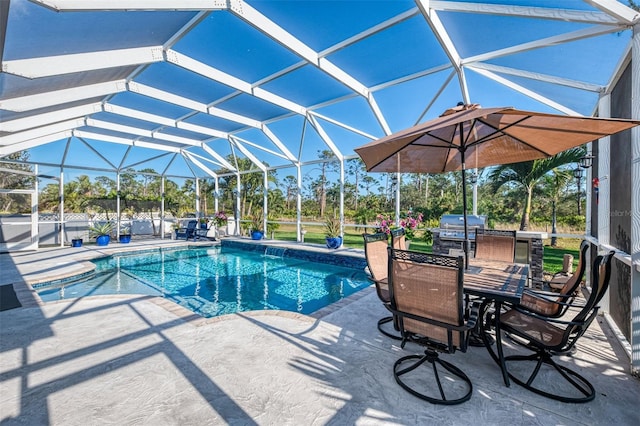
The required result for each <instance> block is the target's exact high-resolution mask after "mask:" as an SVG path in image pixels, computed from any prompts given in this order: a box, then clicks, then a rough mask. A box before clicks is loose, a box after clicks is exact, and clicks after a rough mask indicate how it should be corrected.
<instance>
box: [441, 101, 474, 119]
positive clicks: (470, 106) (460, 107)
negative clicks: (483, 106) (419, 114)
mask: <svg viewBox="0 0 640 426" xmlns="http://www.w3.org/2000/svg"><path fill="white" fill-rule="evenodd" d="M478 108H480V104H465V103H464V102H458V105H456V106H454V107H453V108H449V109H448V110H446V111H445V112H443V113H442V114H441V115H440V117H444V116H445V115H450V114H454V113H456V112H461V111H467V110H471V109H478Z"/></svg>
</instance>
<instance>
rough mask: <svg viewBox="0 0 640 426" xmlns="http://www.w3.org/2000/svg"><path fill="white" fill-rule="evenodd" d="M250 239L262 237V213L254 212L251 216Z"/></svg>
mask: <svg viewBox="0 0 640 426" xmlns="http://www.w3.org/2000/svg"><path fill="white" fill-rule="evenodd" d="M250 232H251V239H252V240H261V239H262V238H263V237H264V230H263V229H262V215H261V214H257V213H256V214H254V215H253V216H252V217H251V229H250Z"/></svg>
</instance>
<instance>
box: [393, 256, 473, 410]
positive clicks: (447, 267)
mask: <svg viewBox="0 0 640 426" xmlns="http://www.w3.org/2000/svg"><path fill="white" fill-rule="evenodd" d="M389 250H390V252H391V254H390V262H389V290H390V295H391V310H392V312H394V313H395V314H396V316H397V318H398V325H399V326H400V331H401V333H402V337H403V340H402V345H401V346H402V347H404V345H405V344H406V342H407V341H413V342H416V343H419V344H421V345H424V346H426V349H425V351H424V355H409V356H405V357H402V358H400V359H399V360H397V361H396V363H395V364H394V366H393V375H394V377H395V380H396V382H397V383H398V384H399V385H400V386H401V387H402V388H403V389H405V390H406V391H408V392H409V393H411V394H412V395H415V396H417V397H418V398H421V399H424V400H426V401H429V402H431V403H434V404H446V405H453V404H460V403H462V402H465V401H468V400H469V398H470V397H471V393H472V391H473V385H472V384H471V380H469V378H468V377H467V375H466V374H465V373H464V372H463V371H462V370H460V369H459V368H458V367H456V366H454V365H453V364H451V363H449V362H447V361H445V360H443V359H440V357H439V355H438V352H443V353H449V354H453V353H454V352H455V351H456V350H461V351H463V352H465V351H466V350H467V343H468V338H469V330H471V329H472V328H473V327H474V326H475V322H476V321H477V309H474V311H473V312H474V315H471V316H470V318H469V319H468V320H467V321H466V322H465V315H464V308H463V303H464V302H463V300H464V297H463V290H462V279H463V264H464V261H463V258H462V257H457V258H454V257H449V256H438V255H432V254H426V253H416V252H411V251H404V250H394V249H389ZM425 363H427V364H429V365H431V367H432V373H431V374H432V375H433V378H434V380H433V381H431V380H416V379H417V377H416V376H418V377H420V378H422V375H423V374H428V373H425V372H421V371H420V370H418V367H420V366H421V365H423V364H425ZM423 370H424V369H423ZM441 376H444V377H441ZM410 384H412V385H413V387H412V386H411V385H410ZM418 385H419V387H420V389H419V390H418V389H416V388H417V387H418Z"/></svg>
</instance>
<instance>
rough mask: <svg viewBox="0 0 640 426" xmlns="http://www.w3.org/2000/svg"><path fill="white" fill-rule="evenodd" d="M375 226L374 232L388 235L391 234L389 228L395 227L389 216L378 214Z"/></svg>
mask: <svg viewBox="0 0 640 426" xmlns="http://www.w3.org/2000/svg"><path fill="white" fill-rule="evenodd" d="M376 226H377V229H376V232H384V233H385V234H387V235H389V234H390V233H391V228H393V227H395V223H394V221H393V219H391V217H390V216H385V215H382V214H379V215H378V216H376Z"/></svg>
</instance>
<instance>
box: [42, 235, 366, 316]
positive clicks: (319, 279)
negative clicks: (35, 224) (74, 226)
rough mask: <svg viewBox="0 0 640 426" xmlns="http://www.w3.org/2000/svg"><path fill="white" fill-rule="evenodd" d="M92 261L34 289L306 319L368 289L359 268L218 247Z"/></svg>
mask: <svg viewBox="0 0 640 426" xmlns="http://www.w3.org/2000/svg"><path fill="white" fill-rule="evenodd" d="M94 263H95V264H96V273H95V275H93V276H91V277H90V278H88V279H85V280H81V281H77V282H69V283H64V284H62V285H61V284H58V285H56V286H55V287H52V286H48V287H47V286H45V287H42V288H39V289H38V290H37V291H38V294H39V295H40V298H41V299H42V300H43V301H53V300H60V299H70V298H77V297H83V296H93V295H107V294H146V295H154V296H162V297H166V298H168V299H171V300H173V301H174V302H176V303H178V304H180V305H182V306H184V307H185V308H187V309H190V310H191V311H193V312H195V313H197V314H199V315H202V316H203V317H206V318H209V317H215V316H219V315H224V314H230V313H235V312H242V311H251V310H265V309H267V310H273V309H279V310H287V311H293V312H299V313H302V314H310V313H312V312H314V311H317V310H318V309H321V308H323V307H325V306H328V305H330V304H331V303H334V302H337V301H339V300H341V299H343V298H345V297H347V296H349V295H351V294H353V293H355V292H357V291H359V290H361V289H363V288H365V287H368V286H369V285H370V284H371V282H370V281H369V280H368V279H367V275H366V274H365V272H364V270H362V271H361V270H357V269H351V268H345V267H340V266H335V265H328V264H323V263H318V262H309V261H304V260H300V259H295V258H288V257H275V256H268V255H264V254H260V253H258V252H250V251H243V250H238V249H229V248H224V249H221V248H220V247H219V246H218V247H213V248H200V249H188V250H170V251H157V252H156V251H154V252H152V253H143V254H137V255H122V256H113V257H109V258H105V259H100V260H97V261H95V262H94Z"/></svg>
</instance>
